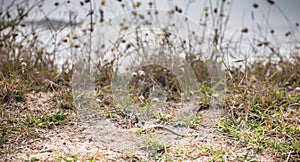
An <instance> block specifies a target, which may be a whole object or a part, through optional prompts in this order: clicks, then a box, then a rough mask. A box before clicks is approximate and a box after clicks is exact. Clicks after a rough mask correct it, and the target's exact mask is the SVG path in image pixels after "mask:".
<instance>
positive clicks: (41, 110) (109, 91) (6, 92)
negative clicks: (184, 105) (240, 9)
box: [0, 0, 300, 161]
mask: <svg viewBox="0 0 300 162" xmlns="http://www.w3.org/2000/svg"><path fill="white" fill-rule="evenodd" d="M227 1H228V0H223V1H218V2H216V3H215V4H212V2H211V1H210V3H209V4H208V6H206V7H204V9H203V12H202V13H201V20H200V26H201V27H203V33H201V34H200V35H201V37H197V39H196V38H195V37H196V34H195V32H194V31H190V33H189V34H191V35H190V36H191V37H193V38H195V40H193V41H195V42H193V43H194V44H197V43H199V44H201V43H202V41H204V40H205V41H208V42H212V43H213V44H214V46H215V47H214V48H216V49H217V50H216V51H215V52H212V54H211V57H210V58H209V59H208V58H205V59H203V57H204V54H203V53H204V52H203V51H201V50H200V52H199V51H196V50H193V49H189V50H187V49H188V46H193V45H194V44H192V43H191V44H189V45H188V44H187V42H186V40H183V39H182V38H180V39H179V38H178V37H177V36H176V33H172V32H171V31H172V30H171V29H173V27H174V26H175V28H176V24H168V25H170V26H168V27H169V28H164V29H161V31H160V32H158V33H155V32H153V31H148V34H149V35H151V36H153V38H152V39H153V40H151V41H153V42H151V41H149V42H147V40H146V38H147V37H149V35H146V34H145V33H144V30H143V29H142V28H136V29H135V30H134V32H133V33H134V34H133V35H134V38H135V40H132V41H128V40H127V39H129V38H128V37H127V35H130V34H132V33H126V32H127V29H128V28H130V21H129V20H128V19H120V20H118V21H117V22H118V24H113V23H114V22H113V23H112V24H110V23H108V22H109V21H110V20H109V18H106V17H104V15H106V12H108V11H109V9H107V8H109V7H111V6H112V5H113V3H117V5H118V6H119V7H120V10H122V11H126V8H128V9H130V10H131V11H132V12H130V13H128V14H130V16H131V18H132V19H135V20H136V21H137V22H139V21H140V22H143V24H146V25H147V24H149V23H151V21H153V22H154V20H155V19H151V18H153V17H154V16H153V17H152V16H149V15H159V13H157V12H159V11H158V10H156V7H157V6H155V5H156V3H154V2H155V1H149V2H148V3H147V4H146V3H144V2H140V1H131V2H129V1H128V2H125V1H118V2H108V1H106V0H102V1H101V3H100V7H99V8H98V9H99V13H97V14H96V13H94V12H93V11H96V10H94V9H93V5H92V4H91V1H89V0H85V1H82V2H80V3H78V4H77V2H73V1H72V2H71V1H65V2H53V5H54V6H55V7H61V6H64V5H66V6H68V5H69V4H71V5H75V3H76V5H75V6H77V7H78V8H80V9H86V12H88V13H87V14H86V15H87V16H86V17H85V19H84V20H81V21H80V22H79V23H77V19H76V15H75V13H74V12H72V10H70V12H69V15H68V16H69V18H70V20H69V22H68V23H67V25H65V26H63V27H60V26H59V25H58V26H55V25H54V24H51V22H50V20H49V17H48V15H47V14H45V11H43V10H42V5H43V3H42V2H40V1H35V2H34V3H30V5H29V4H28V5H24V4H26V2H29V1H27V0H25V1H19V2H18V1H13V2H9V3H10V4H9V5H6V6H7V8H3V7H2V6H1V10H0V157H1V158H2V159H1V160H4V161H5V160H20V159H17V158H16V159H13V158H14V155H19V153H21V154H25V153H24V152H22V149H24V147H23V145H26V146H28V147H29V146H32V147H37V148H40V149H42V146H35V145H34V143H37V142H38V141H39V140H40V141H43V140H45V139H47V140H48V139H51V138H52V137H51V136H49V137H45V136H43V134H45V133H47V132H48V133H49V132H50V133H51V132H55V131H57V129H66V127H71V129H68V131H72V128H73V126H74V125H76V124H74V123H76V122H78V123H79V121H78V117H77V116H80V115H81V114H78V112H77V110H78V108H75V105H76V103H74V101H73V97H74V96H73V95H74V94H75V93H74V92H72V88H73V90H74V87H76V86H78V85H73V87H72V84H75V83H74V82H75V81H76V80H75V79H83V78H80V75H79V76H76V75H74V74H75V73H76V72H77V73H78V71H79V72H82V73H83V74H86V75H87V76H89V75H88V74H90V72H91V69H93V68H94V69H95V71H92V73H93V74H92V76H93V77H94V78H93V79H91V80H92V81H93V82H94V84H95V87H93V88H94V89H95V88H96V91H97V92H96V94H97V95H96V99H97V100H96V105H92V104H93V103H91V105H92V106H93V110H96V111H95V112H100V113H102V114H101V115H103V117H104V118H105V119H107V120H109V121H110V122H111V123H113V124H114V126H116V128H120V129H122V130H123V131H124V132H127V131H128V130H134V133H133V134H134V135H135V136H136V137H137V138H138V137H141V138H143V143H142V146H141V150H143V151H146V153H147V154H146V155H144V154H141V155H140V154H138V153H121V154H118V155H115V157H114V159H117V161H118V160H125V161H126V160H127V161H147V160H152V161H192V160H203V161H264V160H265V159H263V158H267V160H272V161H299V160H300V143H299V141H300V121H299V119H300V68H299V66H300V55H299V45H298V46H297V44H295V47H294V48H293V49H290V55H289V57H288V58H285V57H284V56H283V55H284V54H283V53H280V51H279V50H277V48H276V44H274V43H272V41H271V40H269V39H271V38H270V37H268V35H269V34H266V35H263V34H262V35H260V36H257V37H253V38H252V39H253V40H251V41H250V42H249V44H251V46H252V47H253V51H254V52H253V53H254V54H255V55H262V57H257V59H255V60H250V61H249V60H248V59H247V58H246V57H245V59H241V60H237V61H235V62H234V63H233V64H229V63H227V62H225V61H224V60H223V59H224V58H225V57H229V55H233V54H236V55H237V54H238V53H241V55H243V53H242V52H241V51H242V50H241V48H242V45H241V44H242V42H243V41H244V39H243V37H244V36H245V35H246V34H247V33H250V32H251V31H250V30H249V29H248V28H247V27H243V28H242V29H241V38H240V40H239V41H237V42H234V40H226V39H225V38H226V37H225V33H226V29H227V28H226V27H227V23H228V19H229V17H230V3H226V2H227ZM267 2H268V3H269V5H270V6H272V5H276V4H275V2H274V1H272V0H267ZM7 3H8V2H7ZM131 3H132V4H131ZM170 3H174V2H173V1H170ZM190 4H192V2H191V1H190V2H188V5H187V7H186V10H188V6H189V5H190ZM21 6H25V7H21ZM142 6H148V8H150V9H152V10H151V11H150V10H149V11H148V12H145V13H144V12H140V11H139V8H141V7H142ZM170 7H172V8H171V9H170V10H168V11H166V13H168V16H169V17H168V18H169V19H170V20H171V18H172V16H174V15H176V14H182V13H183V12H185V11H184V7H181V6H178V5H173V6H172V5H170ZM251 7H253V9H254V10H256V9H258V8H259V7H260V4H257V3H254V4H253V6H251ZM278 7H280V6H278ZM35 9H40V10H41V12H42V13H43V14H44V16H45V17H44V18H45V19H46V22H48V28H49V29H50V30H51V31H53V33H52V35H51V37H52V38H51V39H53V40H52V41H53V42H52V41H51V43H50V44H51V45H48V44H47V45H45V44H43V42H42V41H41V40H40V34H39V33H38V32H39V30H37V29H34V28H32V30H30V31H27V30H24V28H26V27H27V25H29V24H28V22H27V19H26V18H27V17H28V16H29V15H30V14H32V12H33V11H34V10H35ZM98 9H97V11H98ZM146 11H147V10H146ZM87 19H88V20H87ZM252 21H253V23H254V24H257V22H258V21H257V20H255V19H254V20H252ZM266 21H267V20H266ZM111 22H112V21H111ZM170 22H172V21H170ZM104 23H107V24H106V25H107V28H112V26H113V25H116V26H113V27H114V30H117V31H118V30H119V31H118V32H120V33H121V34H120V35H119V36H118V38H119V39H118V40H114V41H115V42H109V43H108V44H110V47H107V44H105V41H106V40H105V41H103V42H100V43H99V42H97V43H99V44H97V45H98V46H99V47H98V48H99V49H96V51H93V49H91V48H92V46H91V45H89V44H91V41H92V38H93V32H94V30H95V27H96V25H97V24H104ZM267 24H268V23H267ZM297 24H298V23H296V27H298V26H299V24H298V25H297ZM172 25H173V26H172ZM210 28H212V29H213V32H212V34H211V35H209V34H208V33H209V32H208V31H209V30H210ZM269 28H271V27H270V26H269V25H267V27H266V29H269ZM64 29H70V30H68V32H67V33H63V32H62V31H63V30H64ZM261 30H264V29H261ZM105 32H106V31H105ZM122 32H124V33H125V34H122ZM270 32H271V34H273V33H274V30H273V29H272V30H271V31H270ZM61 35H63V36H61ZM291 35H293V32H291V31H287V32H286V33H285V36H286V37H289V36H291ZM238 42H240V44H239V43H238ZM106 43H107V42H106ZM151 43H153V44H154V45H153V44H151ZM155 45H158V46H159V48H158V49H163V50H162V51H156V52H158V53H160V54H161V52H162V53H164V54H165V55H166V58H168V59H170V60H172V61H173V63H174V64H175V65H180V66H181V67H184V66H186V65H188V66H190V67H191V68H190V70H193V71H194V74H193V76H194V77H195V82H194V83H193V85H195V87H196V90H195V91H192V90H190V89H185V87H184V86H182V83H185V82H184V81H185V80H183V79H182V78H184V76H185V75H175V74H174V73H173V72H178V74H184V73H188V72H186V71H184V70H186V69H185V68H182V69H183V73H182V72H181V73H180V71H179V70H182V69H180V68H175V67H174V68H173V67H172V68H170V67H163V66H162V65H169V64H163V63H161V64H160V65H155V64H154V63H157V62H159V61H160V60H163V59H162V58H158V59H157V60H155V61H153V62H150V63H149V64H148V65H146V63H147V61H148V60H149V58H148V55H147V54H148V53H147V51H149V52H150V53H151V52H153V51H155V50H153V51H151V50H150V49H148V48H147V47H153V48H155ZM48 46H51V48H49V47H48ZM60 50H62V51H63V50H65V51H67V52H69V53H70V54H72V55H74V57H75V55H76V57H75V58H72V59H73V60H75V62H71V61H70V60H71V59H66V61H65V62H63V63H60V64H58V63H57V57H58V55H59V51H60ZM107 51H109V52H107ZM134 52H137V53H139V54H141V55H142V56H139V57H141V58H142V59H141V60H139V61H141V63H140V64H142V65H143V66H140V67H138V68H133V69H131V70H132V71H130V74H127V75H128V76H125V77H124V76H118V75H117V74H118V71H117V70H118V69H116V68H115V66H116V65H118V61H120V60H121V58H122V57H125V56H127V55H130V54H132V53H134ZM264 52H265V53H264ZM93 53H97V54H98V55H99V60H96V61H95V60H93V58H92V54H93ZM103 53H104V54H111V55H112V57H108V56H106V55H102V54H103ZM174 53H175V54H179V53H180V54H183V55H184V56H183V57H181V58H179V57H177V56H176V55H174ZM80 54H82V55H83V56H80ZM226 54H228V56H226ZM81 57H83V58H85V59H82V58H81ZM97 57H98V56H97ZM220 58H221V59H220ZM150 59H151V58H150ZM181 59H182V60H184V61H186V62H184V63H186V64H184V65H181V64H180V63H182V62H181V61H182V60H181ZM91 60H92V61H95V62H96V63H95V62H94V64H91V65H93V66H94V67H93V66H92V67H90V66H87V67H85V65H84V64H88V65H90V62H92V61H91ZM220 60H221V61H220ZM80 61H82V62H80ZM137 62H138V61H137ZM219 62H221V63H222V64H223V65H222V66H225V71H226V72H225V73H226V74H225V79H226V81H225V82H226V96H225V99H224V102H222V103H220V104H218V105H217V106H220V107H223V108H224V109H225V112H226V113H225V114H224V116H223V117H222V118H221V120H220V121H219V122H218V123H216V124H215V125H214V128H215V129H214V131H213V132H212V133H211V136H205V139H201V138H200V139H197V140H198V141H197V140H195V139H194V140H193V139H189V138H188V137H182V138H186V140H189V143H188V144H179V143H176V144H167V143H164V142H163V141H161V139H159V138H158V136H156V135H157V134H159V132H158V131H156V130H155V129H152V130H151V131H145V130H144V129H143V127H144V126H145V125H146V124H147V123H151V122H152V123H158V124H164V125H170V126H171V125H172V126H174V127H175V126H178V127H180V126H185V127H188V128H189V131H191V132H197V131H199V130H201V127H203V121H204V116H203V113H201V112H202V110H203V109H204V110H206V109H208V108H209V107H210V106H211V105H210V104H211V100H212V99H213V98H214V97H215V96H213V95H214V94H213V89H214V88H216V89H217V88H218V86H219V85H217V87H216V85H213V84H212V83H211V82H210V80H211V79H212V76H211V74H209V72H219V71H218V70H219V69H218V67H217V68H215V69H214V70H216V71H211V69H212V68H211V67H210V66H209V65H208V64H213V65H215V64H216V63H219ZM79 63H80V64H79ZM132 64H133V65H136V63H132ZM78 65H80V66H78ZM81 65H82V66H81ZM168 68H170V69H168ZM176 70H178V71H176ZM72 75H73V82H72ZM74 76H75V77H74ZM182 76H183V77H182ZM76 77H78V78H76ZM118 77H120V78H121V77H124V78H125V79H124V78H123V79H124V80H125V81H127V82H126V83H125V84H124V87H126V88H127V89H125V88H124V89H125V90H126V91H125V93H126V97H127V99H128V102H123V100H120V101H116V100H115V98H114V97H115V96H114V94H116V92H115V89H114V88H115V87H113V86H112V84H111V83H116V82H115V80H118V79H119V78H118ZM74 78H75V79H74ZM89 81H90V80H89V79H87V80H82V82H83V84H86V85H88V84H90V83H89ZM77 82H78V80H77ZM86 85H84V86H86ZM79 87H80V85H79ZM94 89H93V90H94ZM76 95H78V96H80V95H81V94H76ZM193 95H194V96H198V98H197V104H198V105H197V106H198V107H200V108H198V109H197V110H196V111H197V112H195V114H191V115H190V116H189V115H186V116H180V117H177V115H178V114H179V115H181V114H180V113H181V112H180V111H178V109H179V107H180V106H178V105H180V104H179V103H178V102H179V101H180V99H181V97H182V96H185V97H182V98H183V99H184V100H189V99H190V98H189V97H190V96H193ZM159 97H161V98H159ZM162 100H165V101H166V104H165V105H164V106H160V107H159V109H153V107H151V104H154V103H157V105H159V103H161V101H162ZM89 104H90V103H87V104H86V105H88V106H90V105H89ZM97 106H98V107H99V108H98V107H97ZM84 111H89V110H88V109H87V110H85V109H84ZM76 113H77V114H76ZM74 116H75V117H74ZM82 119H83V118H82ZM81 122H82V121H81ZM79 125H80V124H79ZM76 126H77V125H76ZM66 132H67V130H66ZM78 132H80V133H82V130H80V131H78ZM78 132H77V133H78ZM69 136H71V135H69ZM99 136H101V135H99ZM61 138H62V137H61ZM180 138H181V137H180ZM74 141H75V140H74ZM91 141H93V139H92V138H90V139H89V140H88V141H84V142H91ZM81 142H82V141H81ZM84 142H82V143H84ZM63 146H64V147H69V146H68V144H66V142H65V141H64V142H63ZM43 149H44V150H46V151H45V152H47V151H48V150H47V148H43ZM49 149H52V150H50V151H48V153H49V154H48V155H51V158H52V159H53V160H55V161H98V160H103V159H106V153H100V152H99V148H97V149H98V150H97V151H96V152H95V153H94V152H93V153H89V154H80V153H78V152H77V153H75V152H72V151H73V150H71V149H70V150H69V152H68V153H67V154H64V153H62V154H61V153H57V152H54V153H52V151H53V150H54V149H53V148H49ZM86 149H87V148H86ZM89 149H90V148H89ZM112 149H114V148H112ZM65 150H67V149H65ZM25 151H26V150H25ZM102 151H103V150H102ZM29 152H30V151H29ZM116 152H117V151H116ZM39 153H44V152H39ZM109 153H112V152H109ZM109 153H107V154H109ZM24 156H25V157H26V158H25V159H24ZM24 156H22V157H23V159H21V160H27V161H40V160H44V159H46V160H47V158H49V157H37V156H35V155H24ZM264 156H267V157H264Z"/></svg>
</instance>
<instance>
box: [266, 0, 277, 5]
mask: <svg viewBox="0 0 300 162" xmlns="http://www.w3.org/2000/svg"><path fill="white" fill-rule="evenodd" d="M266 1H267V2H268V3H270V4H271V5H273V4H275V2H274V1H273V0H266Z"/></svg>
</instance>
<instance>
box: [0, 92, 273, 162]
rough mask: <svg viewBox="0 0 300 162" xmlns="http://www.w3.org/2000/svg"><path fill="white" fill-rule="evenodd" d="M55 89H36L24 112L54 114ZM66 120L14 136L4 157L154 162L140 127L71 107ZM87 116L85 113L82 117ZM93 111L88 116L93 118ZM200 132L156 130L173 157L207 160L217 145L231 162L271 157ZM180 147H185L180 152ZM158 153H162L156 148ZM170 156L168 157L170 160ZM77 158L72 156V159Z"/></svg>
mask: <svg viewBox="0 0 300 162" xmlns="http://www.w3.org/2000/svg"><path fill="white" fill-rule="evenodd" d="M56 97H57V95H55V94H53V93H36V94H29V95H28V96H27V99H26V102H25V103H24V105H23V106H25V108H24V110H22V111H21V110H20V111H21V112H20V113H22V112H23V113H24V112H35V113H37V114H38V113H43V112H47V111H48V112H53V111H54V109H57V105H56V104H55V102H57V101H55V98H56ZM68 113H69V116H68V122H67V123H66V124H64V125H59V126H52V127H51V128H34V131H35V133H34V134H35V135H34V136H33V135H28V137H27V136H25V137H24V134H23V136H22V138H20V139H16V138H13V139H11V140H14V141H10V142H11V143H8V144H7V147H8V145H10V146H13V148H14V150H15V151H13V153H11V154H4V155H3V157H2V158H1V159H2V160H3V161H26V160H29V161H30V160H32V159H38V160H39V161H60V160H63V158H62V157H65V158H66V157H68V156H69V159H72V158H70V157H71V156H74V157H78V158H79V159H80V161H85V160H90V159H93V160H95V161H132V160H133V159H134V158H137V159H139V160H141V159H144V160H146V161H150V160H149V157H150V156H152V155H153V152H152V153H151V154H150V153H149V152H151V148H150V147H148V146H147V145H148V144H147V143H145V140H147V139H149V138H151V137H150V136H149V134H143V135H141V136H137V135H136V132H137V131H138V130H136V129H124V128H120V127H118V126H116V125H113V124H112V123H111V122H110V120H108V119H105V118H103V117H102V116H101V115H100V116H97V115H96V116H95V115H94V117H91V116H93V112H88V111H85V112H82V111H74V110H71V111H69V112H68ZM82 114H85V115H82ZM89 115H90V116H89ZM209 132H210V131H206V132H205V130H202V134H201V135H199V136H197V137H179V136H177V135H175V134H172V133H170V132H168V131H165V130H157V131H156V134H157V136H156V138H157V139H159V140H160V141H162V142H163V143H164V144H167V146H169V152H167V153H166V152H165V153H164V154H165V155H168V157H169V158H171V159H174V160H179V161H180V160H181V161H209V160H210V159H211V158H212V156H213V155H214V154H211V153H209V151H203V148H206V147H207V148H209V147H211V148H213V149H214V150H218V151H219V152H220V153H223V154H224V156H226V157H225V159H227V160H228V161H232V160H233V159H235V158H236V157H237V156H244V155H246V154H247V153H248V157H251V158H252V159H256V160H258V161H272V160H271V159H270V158H269V157H268V156H267V155H263V154H255V153H254V152H252V151H251V149H250V147H248V146H247V144H244V143H240V142H238V141H234V140H230V139H229V138H228V137H225V136H221V135H217V134H215V133H209ZM180 150H181V151H180ZM154 155H159V153H157V152H154ZM171 159H169V160H171ZM73 160H74V158H73Z"/></svg>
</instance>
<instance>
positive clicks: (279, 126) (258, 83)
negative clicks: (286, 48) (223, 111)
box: [219, 59, 300, 161]
mask: <svg viewBox="0 0 300 162" xmlns="http://www.w3.org/2000/svg"><path fill="white" fill-rule="evenodd" d="M294 61H295V62H289V63H284V64H282V63H280V62H279V63H278V64H272V63H270V62H267V63H263V62H255V63H254V65H253V66H252V68H249V69H248V70H249V71H244V72H241V71H238V72H235V73H234V75H235V76H234V77H239V79H237V80H231V82H229V84H228V85H229V86H228V89H229V90H228V92H229V93H228V94H227V104H228V106H229V110H230V112H231V114H228V115H227V117H226V118H225V119H224V120H223V121H221V122H220V123H219V126H220V128H221V130H220V133H221V134H224V135H226V136H228V137H231V138H233V139H235V140H240V141H242V142H243V143H244V144H245V145H249V146H251V148H252V149H253V150H254V151H255V152H256V153H265V152H268V153H271V154H273V155H274V160H275V159H277V160H282V159H287V158H289V159H290V160H292V161H294V160H297V159H299V153H300V147H299V145H300V144H299V139H300V136H299V134H300V129H299V124H300V123H299V121H296V120H295V119H299V118H300V114H299V107H298V106H299V103H300V95H299V93H297V91H296V90H294V88H293V87H295V86H298V82H299V81H298V78H297V77H295V76H299V75H300V72H299V71H298V70H297V69H296V66H298V64H299V63H300V62H299V60H298V59H295V60H294ZM241 74H242V75H241ZM241 76H242V77H241ZM294 77H295V78H294ZM235 79H236V78H235ZM287 82H289V83H290V85H288V86H287V85H286V84H287Z"/></svg>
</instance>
